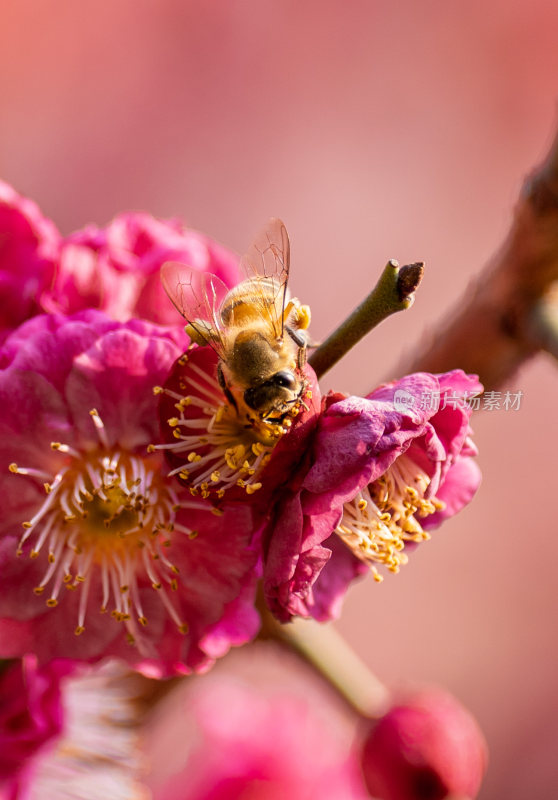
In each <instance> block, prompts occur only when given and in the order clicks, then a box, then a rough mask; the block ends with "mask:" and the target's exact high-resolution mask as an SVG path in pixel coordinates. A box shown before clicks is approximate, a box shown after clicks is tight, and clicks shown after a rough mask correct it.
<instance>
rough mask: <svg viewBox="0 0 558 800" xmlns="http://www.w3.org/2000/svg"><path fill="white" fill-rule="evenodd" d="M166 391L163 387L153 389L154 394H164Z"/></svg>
mask: <svg viewBox="0 0 558 800" xmlns="http://www.w3.org/2000/svg"><path fill="white" fill-rule="evenodd" d="M164 391H165V390H164V389H163V387H162V386H154V387H153V394H162V393H163V392H164Z"/></svg>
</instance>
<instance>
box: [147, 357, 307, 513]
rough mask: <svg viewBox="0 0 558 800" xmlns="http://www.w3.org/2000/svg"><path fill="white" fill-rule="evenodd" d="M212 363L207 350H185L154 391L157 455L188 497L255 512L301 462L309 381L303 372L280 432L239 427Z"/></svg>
mask: <svg viewBox="0 0 558 800" xmlns="http://www.w3.org/2000/svg"><path fill="white" fill-rule="evenodd" d="M217 362H218V356H217V354H216V353H215V351H214V350H212V348H210V347H193V348H191V349H189V350H188V352H187V353H185V354H184V355H183V356H181V358H179V359H178V361H177V362H176V364H175V365H174V367H173V369H172V371H171V373H170V374H169V377H168V379H167V380H166V381H165V383H164V386H163V387H161V389H160V395H161V399H160V405H159V415H160V420H161V437H162V439H163V441H164V444H162V445H161V446H160V449H161V450H164V452H165V453H166V456H167V460H168V462H169V465H170V467H171V471H170V473H169V474H170V475H176V476H177V478H178V479H179V480H181V481H182V482H183V483H184V485H186V486H188V487H190V491H191V492H192V494H194V495H200V496H201V497H203V498H208V499H210V500H211V501H212V502H213V503H214V504H216V505H219V504H220V502H221V501H223V502H227V503H230V502H233V501H240V502H242V503H246V502H249V503H250V504H251V505H253V506H254V507H259V508H262V507H265V506H266V504H267V503H268V502H269V499H270V496H271V494H272V493H273V491H274V490H275V489H276V488H277V486H279V485H281V484H282V483H284V482H285V478H286V476H288V475H289V474H290V471H291V470H292V469H293V468H294V466H295V465H296V464H297V462H298V461H300V460H301V459H302V458H303V457H304V454H305V450H306V446H307V444H308V442H309V441H310V439H311V436H312V433H313V430H314V427H315V425H316V423H317V420H318V417H319V411H320V392H319V388H318V384H317V379H316V376H315V374H314V372H313V370H312V369H311V368H310V367H309V366H308V365H305V367H304V368H303V370H302V374H303V376H304V380H305V381H306V388H305V390H304V393H303V395H302V397H301V400H300V402H298V403H297V404H295V405H293V407H292V412H291V413H290V416H289V417H288V418H287V420H285V421H284V422H283V423H282V425H274V426H271V425H269V424H262V423H261V422H260V421H259V420H257V419H256V418H254V419H253V420H252V421H251V423H250V424H247V423H246V417H245V416H244V414H243V412H242V409H237V407H236V406H234V405H233V404H232V403H231V402H230V401H229V400H228V399H227V398H226V396H225V394H224V392H223V389H222V388H221V386H220V385H219V381H218V378H217ZM270 432H271V433H270Z"/></svg>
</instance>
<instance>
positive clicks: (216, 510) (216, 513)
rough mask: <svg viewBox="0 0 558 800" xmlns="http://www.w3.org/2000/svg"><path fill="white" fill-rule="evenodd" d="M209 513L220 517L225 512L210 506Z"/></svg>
mask: <svg viewBox="0 0 558 800" xmlns="http://www.w3.org/2000/svg"><path fill="white" fill-rule="evenodd" d="M211 513H212V514H213V515H214V516H216V517H222V516H223V514H224V513H225V512H224V511H221V509H220V508H212V509H211Z"/></svg>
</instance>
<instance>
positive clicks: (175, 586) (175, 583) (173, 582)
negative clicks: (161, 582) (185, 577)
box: [170, 578, 178, 592]
mask: <svg viewBox="0 0 558 800" xmlns="http://www.w3.org/2000/svg"><path fill="white" fill-rule="evenodd" d="M170 587H171V589H172V591H173V592H176V591H177V590H178V581H177V580H176V578H173V579H172V580H171V582H170Z"/></svg>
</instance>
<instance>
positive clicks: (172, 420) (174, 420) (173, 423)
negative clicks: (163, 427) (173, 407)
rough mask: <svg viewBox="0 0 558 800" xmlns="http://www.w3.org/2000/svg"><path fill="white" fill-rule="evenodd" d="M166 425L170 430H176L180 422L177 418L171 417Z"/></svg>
mask: <svg viewBox="0 0 558 800" xmlns="http://www.w3.org/2000/svg"><path fill="white" fill-rule="evenodd" d="M167 424H168V425H170V427H171V428H176V426H177V425H179V424H180V420H179V419H178V417H171V418H170V419H168V420H167Z"/></svg>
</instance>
